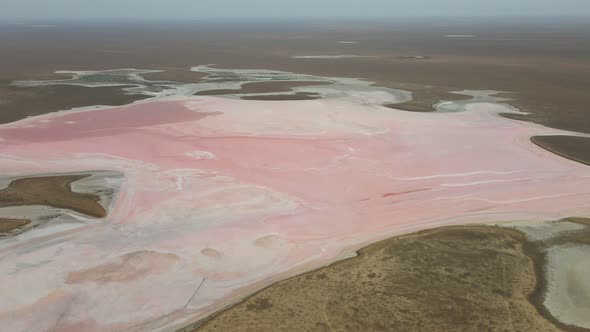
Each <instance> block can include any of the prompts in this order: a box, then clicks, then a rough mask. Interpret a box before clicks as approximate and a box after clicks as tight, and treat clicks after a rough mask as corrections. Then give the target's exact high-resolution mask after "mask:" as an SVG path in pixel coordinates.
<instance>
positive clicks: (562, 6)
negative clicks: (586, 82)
mask: <svg viewBox="0 0 590 332" xmlns="http://www.w3.org/2000/svg"><path fill="white" fill-rule="evenodd" d="M441 15H443V16H447V15H448V16H476V15H477V16H482V15H483V16H550V15H556V16H564V15H575V16H590V0H0V18H2V19H21V18H35V19H55V18H82V19H83V18H149V19H154V18H156V19H157V18H166V19H174V18H210V17H244V18H250V17H302V16H441Z"/></svg>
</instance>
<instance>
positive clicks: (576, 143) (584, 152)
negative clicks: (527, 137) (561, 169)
mask: <svg viewBox="0 0 590 332" xmlns="http://www.w3.org/2000/svg"><path fill="white" fill-rule="evenodd" d="M531 140H532V141H533V143H535V144H537V145H538V146H540V147H542V148H544V149H547V150H549V151H551V152H554V153H557V154H559V155H561V156H563V157H565V158H568V159H571V160H575V161H578V162H581V163H583V164H586V165H590V138H588V137H578V136H535V137H532V138H531Z"/></svg>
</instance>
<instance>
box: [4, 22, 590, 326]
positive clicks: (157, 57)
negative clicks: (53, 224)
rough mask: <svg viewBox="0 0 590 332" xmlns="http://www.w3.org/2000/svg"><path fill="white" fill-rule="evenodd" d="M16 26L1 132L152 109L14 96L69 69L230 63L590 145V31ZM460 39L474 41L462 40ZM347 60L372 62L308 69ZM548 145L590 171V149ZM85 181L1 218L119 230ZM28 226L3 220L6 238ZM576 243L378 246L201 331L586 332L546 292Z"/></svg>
mask: <svg viewBox="0 0 590 332" xmlns="http://www.w3.org/2000/svg"><path fill="white" fill-rule="evenodd" d="M16 23H18V24H14V23H6V22H4V23H0V123H8V122H13V121H16V120H19V119H23V118H26V117H29V116H34V115H39V114H44V113H49V112H54V111H57V110H64V109H70V108H73V107H81V106H91V105H97V104H100V105H123V104H128V103H130V102H133V101H136V100H140V99H143V98H145V96H140V95H130V94H126V93H125V92H124V91H122V90H121V88H120V87H101V88H89V87H79V86H78V87H76V86H66V85H62V86H46V87H33V88H19V87H14V86H11V85H10V83H11V82H13V81H15V80H28V79H56V78H63V77H64V76H63V75H56V74H54V71H56V70H100V69H116V68H138V69H160V70H164V71H163V72H160V73H150V74H145V75H143V76H144V77H145V78H146V79H150V80H172V81H178V82H196V81H198V80H201V79H202V78H203V75H202V74H200V73H194V72H191V71H190V70H189V69H190V67H192V66H196V65H200V64H215V65H216V66H218V67H224V68H250V69H274V70H284V71H291V72H296V73H305V74H312V75H322V76H337V77H361V78H366V79H368V80H371V81H374V82H377V83H376V85H380V86H386V87H391V88H397V89H403V90H408V91H411V92H412V93H413V96H414V100H413V101H411V102H408V103H405V104H397V105H389V106H391V107H395V108H399V109H404V110H408V111H414V112H428V111H432V110H433V108H432V105H433V104H435V103H437V102H439V101H442V100H457V99H463V98H465V96H461V95H456V94H451V93H449V91H456V90H463V89H486V90H488V89H489V90H498V91H505V94H503V96H505V97H507V98H511V99H512V100H511V101H510V102H509V103H510V104H512V105H514V106H515V107H517V108H519V109H521V110H523V111H525V112H529V113H530V114H528V115H510V116H509V117H510V118H513V119H517V120H524V121H533V122H536V123H540V124H543V125H546V126H550V127H554V128H560V129H567V130H572V131H578V132H582V133H589V134H590V110H589V108H588V105H589V104H590V95H589V94H588V87H589V86H590V23H588V22H584V21H576V20H573V19H545V20H536V21H534V20H519V19H510V20H502V21H500V20H489V21H487V20H477V21H469V20H445V21H440V20H438V21H437V20H432V19H424V20H417V21H404V20H395V21H394V20H390V21H387V20H380V21H361V20H352V21H348V22H342V21H340V22H338V21H331V20H324V21H321V22H320V21H291V22H282V23H277V22H256V21H249V22H222V21H218V22H213V21H211V22H208V21H202V22H176V23H167V22H132V23H120V22H111V23H109V24H104V23H100V22H86V23H82V22H55V25H56V26H55V27H54V28H34V27H31V25H30V24H28V23H26V24H25V23H22V22H16ZM459 34H461V35H462V34H465V35H473V37H471V38H448V37H446V35H459ZM339 41H354V42H356V43H346V44H343V43H339ZM343 54H354V55H360V56H361V57H354V58H341V59H320V58H311V59H309V58H308V59H297V58H293V56H306V55H311V56H313V55H343ZM318 84H319V83H318ZM292 87H295V85H294V84H293V83H273V84H268V83H264V84H260V83H252V84H247V85H245V86H244V87H243V90H244V92H249V93H261V94H265V93H277V92H288V91H290V88H292ZM217 93H224V91H217ZM207 94H209V95H211V94H213V95H214V94H216V93H215V91H213V92H212V91H208V93H207ZM251 98H252V97H247V98H245V99H251ZM254 99H259V100H287V99H314V95H312V94H298V95H289V96H287V95H280V94H279V95H262V96H257V97H254ZM532 141H533V142H534V143H536V144H538V145H539V146H542V147H544V148H546V149H548V150H550V151H552V152H555V153H556V154H559V155H562V156H564V157H567V158H570V159H572V160H576V161H579V162H582V163H586V164H590V155H589V151H590V139H588V138H584V137H574V136H542V137H534V138H532ZM81 178H83V176H67V177H66V176H54V177H51V176H48V177H36V178H28V179H19V180H16V181H14V182H12V183H11V184H10V185H9V187H8V188H7V189H4V190H2V191H0V207H2V206H18V205H34V204H43V205H49V206H53V207H58V208H66V209H72V210H74V211H78V212H80V213H84V214H87V215H89V216H94V217H103V216H104V215H105V214H106V212H105V210H104V208H103V207H102V206H101V205H100V204H99V203H98V201H99V198H98V197H97V196H95V195H85V194H77V193H72V192H71V190H70V188H69V185H70V184H71V183H72V182H73V181H77V180H79V179H81ZM579 222H581V221H579ZM584 222H587V221H584ZM28 223H29V221H28V220H25V219H12V218H2V216H1V215H0V232H10V231H11V230H14V229H18V228H20V227H24V226H26V225H27V224H28ZM576 234H578V235H572V234H569V235H568V237H567V238H560V239H558V240H554V241H553V242H551V241H549V242H547V241H545V242H542V243H541V244H537V245H534V244H532V242H530V241H526V239H525V237H524V236H523V235H522V234H521V233H519V232H517V231H515V230H511V229H503V228H498V227H481V226H469V227H452V228H442V229H435V230H430V231H425V232H421V233H418V234H412V235H407V236H402V237H398V238H393V239H389V240H386V241H383V242H380V243H376V244H373V245H371V246H369V247H367V248H365V249H362V250H361V251H360V252H359V256H358V257H357V258H352V259H348V260H345V261H342V262H338V263H336V264H333V265H331V266H329V267H326V268H324V269H320V270H317V271H314V272H311V273H308V274H304V275H301V276H297V277H294V278H292V279H289V280H286V281H283V282H280V283H278V284H276V285H274V286H271V287H269V288H267V289H265V290H263V291H261V292H259V293H257V294H255V295H253V296H251V297H249V298H247V299H245V300H244V301H243V302H241V303H239V304H237V305H236V306H234V307H232V308H230V309H229V310H227V311H223V312H221V313H219V314H218V315H216V316H214V317H213V318H212V319H210V320H208V321H206V322H199V323H197V324H201V323H204V324H203V325H200V326H199V329H198V330H199V331H201V330H203V331H228V330H232V331H235V330H238V331H277V330H310V331H330V330H351V331H361V330H367V331H370V330H376V331H379V330H388V331H389V330H394V331H395V330H399V331H408V330H412V331H421V330H424V331H449V330H472V331H481V330H489V331H505V330H523V331H527V330H529V331H533V330H536V331H552V330H556V329H558V328H561V329H571V330H576V329H575V328H573V327H571V326H570V327H568V326H564V325H562V324H559V323H558V322H557V321H556V320H555V318H554V317H551V315H549V313H548V312H546V310H544V309H543V301H544V297H543V295H542V294H543V290H544V289H545V287H546V286H547V282H546V281H545V280H544V278H545V275H544V274H543V273H542V271H543V268H544V266H546V264H547V257H546V255H547V252H549V251H548V250H549V248H550V247H551V246H553V245H561V244H564V243H565V244H588V243H590V240H588V238H589V237H588V233H587V231H584V232H579V233H576ZM567 277H568V276H565V277H564V278H567ZM343 313H345V314H343ZM197 324H196V325H197ZM196 325H194V326H191V327H188V328H187V330H192V329H194V328H196Z"/></svg>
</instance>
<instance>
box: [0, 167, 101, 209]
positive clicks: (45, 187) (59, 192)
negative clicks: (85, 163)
mask: <svg viewBox="0 0 590 332" xmlns="http://www.w3.org/2000/svg"><path fill="white" fill-rule="evenodd" d="M88 176H89V175H66V176H41V177H30V178H21V179H16V180H14V181H12V182H11V183H10V184H9V185H8V187H6V188H4V189H2V190H0V208H1V207H7V206H23V205H46V206H52V207H55V208H62V209H70V210H73V211H76V212H80V213H83V214H85V215H88V216H92V217H96V218H103V217H105V216H106V211H105V209H104V208H103V207H102V205H100V204H99V200H100V198H99V197H98V196H96V195H92V194H82V193H76V192H73V191H72V190H71V183H72V182H75V181H78V180H81V179H83V178H86V177H88Z"/></svg>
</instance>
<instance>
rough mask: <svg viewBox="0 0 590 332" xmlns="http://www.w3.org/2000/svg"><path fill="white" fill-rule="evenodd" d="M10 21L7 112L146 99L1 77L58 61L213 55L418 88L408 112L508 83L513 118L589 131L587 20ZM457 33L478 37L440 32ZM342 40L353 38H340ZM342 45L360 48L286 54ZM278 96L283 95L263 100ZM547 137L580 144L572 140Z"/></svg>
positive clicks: (2, 95) (113, 64)
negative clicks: (18, 84) (16, 84)
mask: <svg viewBox="0 0 590 332" xmlns="http://www.w3.org/2000/svg"><path fill="white" fill-rule="evenodd" d="M14 23H18V24H13V23H6V22H5V23H0V27H1V29H0V50H1V52H0V121H2V122H10V121H15V120H17V119H19V118H23V117H26V116H30V115H36V114H41V113H44V112H51V111H55V110H58V109H64V108H66V109H67V108H71V107H77V106H84V105H95V104H97V103H100V104H108V105H119V104H125V103H128V102H130V101H133V100H137V99H141V98H143V97H142V96H129V95H125V94H123V93H122V92H120V91H118V90H117V91H115V90H116V89H112V88H83V87H63V88H62V87H43V88H33V89H14V88H10V87H8V86H7V85H8V84H9V82H11V81H14V80H22V79H42V78H49V77H54V76H55V75H53V72H54V71H56V70H64V69H67V70H98V69H112V68H142V69H143V68H146V69H162V70H165V72H163V73H153V74H147V75H146V78H148V79H165V80H177V81H181V82H190V81H194V80H198V79H200V78H201V77H202V76H201V74H198V73H191V72H190V71H189V68H190V67H192V66H195V65H199V64H216V65H217V66H220V67H227V68H253V69H260V68H263V69H276V70H286V71H292V72H298V73H308V74H314V75H322V76H343V77H363V78H367V79H369V80H371V81H375V82H377V84H378V85H383V86H387V87H393V88H399V89H406V90H409V91H412V92H414V95H415V100H414V101H412V102H410V103H407V104H405V105H404V104H402V105H398V106H399V108H402V109H407V110H410V111H429V110H432V107H431V106H432V104H434V103H436V102H438V101H440V100H448V99H457V98H462V97H461V96H457V95H451V94H449V93H448V91H451V90H462V89H491V90H498V91H507V92H509V94H508V96H510V97H511V98H513V99H514V100H513V101H511V103H512V104H513V105H515V106H517V107H518V108H520V109H522V110H523V111H526V112H530V113H531V114H530V115H526V116H518V118H519V119H525V120H528V121H534V122H538V123H542V124H544V125H547V126H551V127H556V128H562V129H569V130H575V131H580V132H586V133H589V132H590V116H588V112H589V111H588V106H587V105H588V104H589V97H588V93H587V87H588V86H590V60H589V59H590V24H589V23H588V22H585V21H582V20H575V19H571V18H569V19H560V18H551V19H544V20H541V19H539V20H530V19H528V20H523V19H516V18H515V19H506V20H497V19H496V20H493V19H490V20H485V19H481V20H477V21H473V20H465V19H462V20H460V19H447V20H444V21H443V20H440V19H439V20H436V19H430V18H429V19H423V20H414V21H406V20H399V19H398V20H378V21H363V20H351V21H347V22H343V21H332V20H323V21H321V22H320V21H296V20H294V21H290V22H280V23H279V22H260V21H244V22H229V21H225V22H224V21H200V22H175V23H167V22H132V23H120V22H110V23H109V24H102V23H100V22H87V23H82V22H55V23H54V25H56V26H55V27H53V28H34V27H31V26H30V25H29V24H26V23H22V22H14ZM457 34H461V35H463V34H465V35H473V37H472V38H448V37H446V36H447V35H457ZM343 40H345V41H354V42H356V43H344V44H343V43H339V41H343ZM97 45H98V46H97ZM340 54H354V55H361V56H367V57H357V58H341V59H317V58H316V59H295V58H292V57H293V56H305V55H340ZM259 88H261V87H257V88H256V89H257V91H260V92H276V91H281V90H283V89H284V87H270V86H268V89H267V90H266V91H265V90H264V89H259ZM277 98H279V99H289V98H281V97H280V96H279V97H274V96H273V97H268V98H264V97H263V98H261V99H277ZM310 98H313V96H304V95H300V96H296V97H295V99H310ZM291 99H292V98H291ZM512 117H515V116H512ZM552 148H554V149H558V150H559V152H560V153H564V154H573V153H576V152H575V151H574V150H576V148H571V144H569V143H566V144H559V146H558V147H555V146H552ZM572 149H573V150H572ZM576 159H579V158H576Z"/></svg>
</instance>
